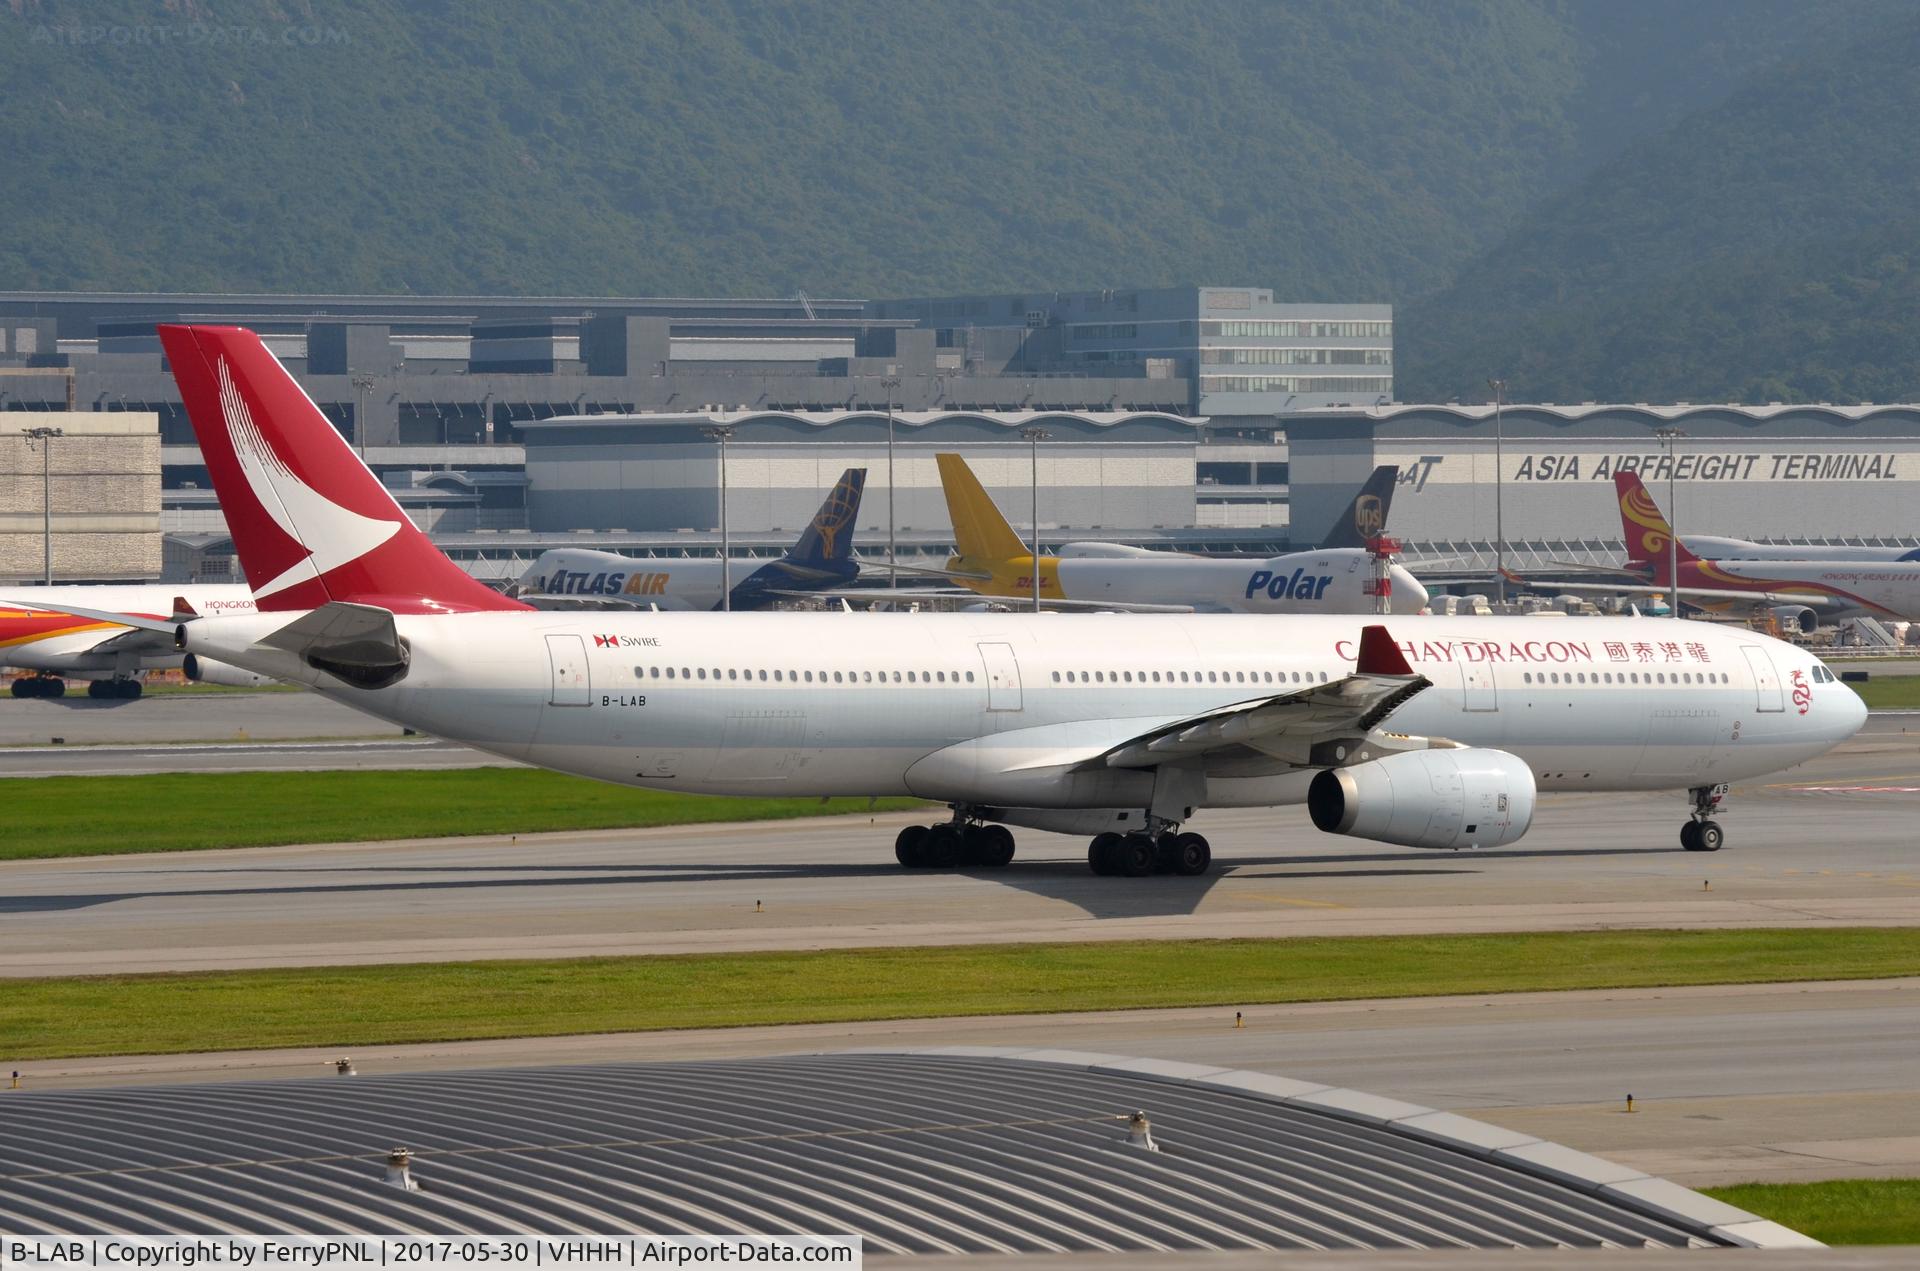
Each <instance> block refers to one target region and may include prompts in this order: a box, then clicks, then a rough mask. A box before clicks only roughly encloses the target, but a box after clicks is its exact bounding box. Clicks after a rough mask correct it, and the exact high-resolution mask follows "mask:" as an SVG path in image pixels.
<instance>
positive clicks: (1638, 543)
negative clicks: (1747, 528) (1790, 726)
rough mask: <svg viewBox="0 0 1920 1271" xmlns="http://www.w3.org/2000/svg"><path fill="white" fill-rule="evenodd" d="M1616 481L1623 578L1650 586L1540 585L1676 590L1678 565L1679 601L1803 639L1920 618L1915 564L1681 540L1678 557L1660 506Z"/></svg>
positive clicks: (1641, 490) (1632, 485) (1636, 486)
mask: <svg viewBox="0 0 1920 1271" xmlns="http://www.w3.org/2000/svg"><path fill="white" fill-rule="evenodd" d="M1613 483H1614V490H1615V492H1616V494H1617V495H1618V496H1619V500H1620V528H1621V531H1622V533H1623V534H1624V535H1625V537H1626V544H1627V565H1626V569H1625V571H1624V572H1627V573H1634V574H1640V575H1641V576H1643V577H1644V578H1646V579H1647V582H1646V583H1644V584H1640V585H1638V586H1630V585H1626V584H1621V583H1549V584H1542V585H1543V586H1546V587H1549V588H1551V589H1556V590H1563V591H1595V592H1612V593H1624V592H1630V591H1655V590H1658V591H1665V590H1667V589H1668V588H1670V587H1671V586H1672V584H1673V578H1674V570H1673V566H1674V563H1675V562H1676V561H1677V563H1678V565H1679V573H1680V579H1679V581H1680V588H1679V590H1680V597H1681V599H1683V600H1685V601H1686V602H1687V603H1689V604H1692V605H1694V606H1696V607H1698V608H1701V609H1710V610H1718V611H1733V610H1743V609H1760V610H1765V611H1768V612H1770V613H1771V614H1772V616H1773V617H1774V619H1775V620H1777V621H1778V622H1779V624H1780V626H1781V628H1782V629H1784V630H1791V631H1800V632H1803V633H1808V632H1812V631H1814V630H1817V629H1818V628H1819V626H1820V624H1821V623H1822V622H1829V623H1830V622H1834V621H1838V620H1840V619H1844V618H1852V617H1858V616H1861V615H1865V616H1867V617H1872V618H1895V619H1900V620H1903V621H1913V620H1916V619H1920V561H1913V560H1888V559H1881V560H1870V559H1858V558H1852V557H1843V556H1836V555H1828V556H1825V557H1818V558H1816V557H1794V558H1774V559H1752V558H1746V557H1744V556H1743V557H1742V558H1740V559H1726V558H1721V559H1716V558H1711V557H1702V556H1701V555H1699V554H1697V553H1696V552H1695V551H1694V550H1693V549H1692V547H1691V544H1692V543H1693V542H1694V541H1696V540H1689V539H1684V538H1683V539H1682V540H1681V542H1680V545H1679V548H1678V550H1677V551H1676V550H1675V549H1674V542H1673V527H1672V526H1670V525H1669V524H1667V518H1666V516H1665V514H1664V513H1662V512H1661V510H1660V505H1659V504H1658V503H1657V502H1655V501H1654V498H1653V495H1652V494H1650V493H1649V492H1648V490H1647V488H1646V486H1645V485H1643V484H1642V483H1641V481H1640V477H1639V474H1637V473H1633V472H1621V473H1616V474H1615V475H1614V479H1613ZM1699 541H1703V542H1704V541H1712V540H1699ZM1726 541H1732V542H1738V541H1739V540H1737V539H1736V540H1726Z"/></svg>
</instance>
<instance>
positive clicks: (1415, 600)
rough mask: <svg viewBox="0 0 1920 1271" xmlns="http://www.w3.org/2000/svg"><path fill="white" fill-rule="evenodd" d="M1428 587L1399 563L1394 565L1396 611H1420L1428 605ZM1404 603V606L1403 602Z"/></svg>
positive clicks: (1394, 603) (1394, 605)
mask: <svg viewBox="0 0 1920 1271" xmlns="http://www.w3.org/2000/svg"><path fill="white" fill-rule="evenodd" d="M1427 599H1428V597H1427V589H1426V588H1425V587H1423V586H1421V585H1420V580H1419V579H1418V578H1415V577H1414V576H1413V575H1412V574H1409V573H1408V572H1407V571H1406V570H1405V569H1403V568H1401V567H1400V566H1398V565H1395V566H1393V609H1394V612H1395V613H1418V612H1419V611H1420V610H1422V609H1425V608H1426V607H1427ZM1403 601H1404V602H1405V603H1404V607H1403V604H1402V602H1403Z"/></svg>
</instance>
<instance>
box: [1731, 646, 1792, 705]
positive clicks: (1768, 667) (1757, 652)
mask: <svg viewBox="0 0 1920 1271" xmlns="http://www.w3.org/2000/svg"><path fill="white" fill-rule="evenodd" d="M1740 651H1741V652H1742V653H1744V654H1746V655H1747V666H1748V667H1749V668H1751V669H1752V671H1753V687H1754V692H1755V693H1756V694H1757V696H1758V698H1759V701H1758V706H1759V708H1760V709H1761V710H1763V711H1784V710H1785V709H1787V703H1786V699H1785V698H1784V697H1782V695H1781V692H1780V672H1778V671H1776V670H1775V669H1774V666H1773V659H1772V658H1771V657H1770V656H1768V654H1767V651H1766V650H1765V649H1763V648H1761V647H1760V646H1759V645H1757V644H1743V645H1741V646H1740Z"/></svg>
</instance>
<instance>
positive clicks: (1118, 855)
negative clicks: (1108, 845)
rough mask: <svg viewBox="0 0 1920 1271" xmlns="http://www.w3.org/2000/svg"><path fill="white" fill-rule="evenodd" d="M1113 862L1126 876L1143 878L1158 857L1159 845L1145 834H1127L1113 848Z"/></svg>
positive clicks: (1149, 871) (1150, 871)
mask: <svg viewBox="0 0 1920 1271" xmlns="http://www.w3.org/2000/svg"><path fill="white" fill-rule="evenodd" d="M1113 856H1114V863H1115V864H1117V865H1118V866H1119V867H1120V870H1119V872H1120V873H1122V874H1125V875H1126V876H1127V877H1128V878H1145V877H1146V876H1147V875H1148V874H1151V873H1152V872H1153V866H1154V862H1155V861H1156V860H1157V859H1158V858H1159V845H1158V844H1156V843H1155V842H1154V841H1153V839H1152V837H1151V836H1149V835H1146V834H1129V835H1127V836H1126V837H1125V838H1123V839H1121V840H1120V846H1118V847H1116V848H1114V849H1113Z"/></svg>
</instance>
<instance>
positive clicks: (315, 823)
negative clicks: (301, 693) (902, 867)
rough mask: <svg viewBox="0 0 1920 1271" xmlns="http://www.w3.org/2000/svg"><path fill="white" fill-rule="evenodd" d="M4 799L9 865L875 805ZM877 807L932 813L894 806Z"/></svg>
mask: <svg viewBox="0 0 1920 1271" xmlns="http://www.w3.org/2000/svg"><path fill="white" fill-rule="evenodd" d="M0 799H4V800H5V804H4V806H5V809H6V811H5V824H6V831H5V833H4V834H0V860H28V859H33V858H38V857H53V856H97V855H100V854H103V853H108V852H175V851H189V850H193V849H198V848H210V847H266V846H270V845H272V844H276V843H357V842H367V841H374V840H384V839H405V838H430V837H435V836H439V835H452V834H532V833H535V832H537V831H542V830H601V829H617V828H621V827H627V826H648V825H690V824H695V823H699V822H710V821H769V820H781V819H784V818H788V817H801V816H824V815H829V814H836V813H848V812H864V811H866V810H867V807H868V801H867V800H865V799H835V800H832V801H830V802H825V803H823V802H822V801H821V800H819V799H728V798H718V797H715V796H712V795H699V794H679V793H675V792H672V791H661V790H636V789H632V788H630V787H627V786H612V785H607V784H605V783H603V782H599V781H588V780H586V779H585V778H582V777H568V776H562V775H560V774H559V773H553V772H543V771H538V770H535V769H522V768H473V769H460V770H456V771H452V772H432V771H429V772H411V771H396V772H385V771H378V772H204V773H201V772H196V773H179V774H168V775H165V776H150V777H20V778H12V779H9V780H5V781H0ZM874 806H875V808H876V809H877V810H882V811H892V810H894V809H898V808H910V807H918V806H921V805H920V804H918V803H916V802H915V801H913V800H910V799H882V800H880V801H879V802H878V803H877V804H875V805H874ZM883 846H884V845H883Z"/></svg>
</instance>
